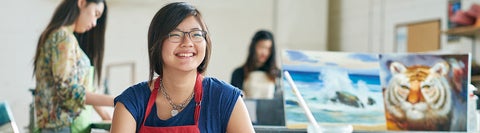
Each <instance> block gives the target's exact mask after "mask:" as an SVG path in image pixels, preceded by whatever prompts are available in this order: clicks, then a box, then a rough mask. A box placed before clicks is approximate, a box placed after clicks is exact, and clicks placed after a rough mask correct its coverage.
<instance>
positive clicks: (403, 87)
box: [401, 85, 410, 90]
mask: <svg viewBox="0 0 480 133" xmlns="http://www.w3.org/2000/svg"><path fill="white" fill-rule="evenodd" d="M401 87H402V89H406V90H409V89H410V88H408V86H406V85H402V86H401Z"/></svg>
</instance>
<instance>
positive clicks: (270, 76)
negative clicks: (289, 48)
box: [231, 30, 279, 99]
mask: <svg viewBox="0 0 480 133" xmlns="http://www.w3.org/2000/svg"><path fill="white" fill-rule="evenodd" d="M278 77H279V70H278V67H277V61H276V55H275V41H274V38H273V34H272V33H271V32H270V31H266V30H260V31H257V32H256V33H255V35H254V36H253V38H252V41H251V42H250V46H249V49H248V57H247V61H246V62H245V64H243V65H242V66H241V67H239V68H237V69H235V71H234V72H233V74H232V79H231V84H232V85H233V86H235V87H238V88H239V89H241V90H242V91H243V92H244V97H245V98H246V99H273V98H274V93H275V88H276V80H277V78H278Z"/></svg>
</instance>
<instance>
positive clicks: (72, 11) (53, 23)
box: [33, 0, 108, 84]
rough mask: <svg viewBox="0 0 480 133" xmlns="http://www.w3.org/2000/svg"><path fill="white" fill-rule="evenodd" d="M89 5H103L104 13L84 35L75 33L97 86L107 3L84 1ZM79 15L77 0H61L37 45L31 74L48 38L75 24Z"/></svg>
mask: <svg viewBox="0 0 480 133" xmlns="http://www.w3.org/2000/svg"><path fill="white" fill-rule="evenodd" d="M86 2H87V5H88V4H89V3H97V4H98V3H103V4H104V6H105V7H104V11H103V14H102V16H100V18H98V19H97V25H96V26H95V27H93V28H92V29H91V30H89V31H87V32H85V33H81V34H78V33H75V37H76V38H77V40H78V44H79V45H80V47H81V48H82V50H83V51H84V52H85V53H86V54H87V56H88V58H89V59H90V63H91V64H92V65H93V66H94V67H95V75H96V76H97V84H99V83H100V78H101V76H102V63H103V51H104V46H105V28H106V23H107V12H108V10H107V3H106V2H105V0H86ZM79 15H80V9H79V8H78V0H63V1H62V3H60V5H59V6H58V7H57V9H56V10H55V12H54V13H53V17H52V19H51V20H50V23H48V26H47V28H46V29H45V30H44V31H43V32H42V34H41V35H40V38H39V39H38V43H37V50H36V53H35V57H34V61H33V73H34V74H35V71H36V70H37V67H36V64H37V61H39V60H38V56H39V55H40V49H41V48H42V47H43V45H45V41H46V39H47V38H48V36H49V35H50V34H51V33H52V32H53V31H55V30H57V29H59V28H61V27H62V26H69V25H72V24H74V23H75V21H76V20H77V19H78V16H79Z"/></svg>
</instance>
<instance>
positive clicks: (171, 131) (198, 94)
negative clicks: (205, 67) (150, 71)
mask: <svg viewBox="0 0 480 133" xmlns="http://www.w3.org/2000/svg"><path fill="white" fill-rule="evenodd" d="M202 80H203V77H202V75H200V74H197V79H196V81H195V88H194V91H195V92H194V93H195V115H194V120H195V125H185V126H171V127H152V126H145V120H146V119H147V116H148V115H149V114H150V111H151V110H152V106H153V103H155V99H156V98H157V93H158V88H159V86H160V78H157V80H155V86H154V89H153V90H152V93H151V94H150V98H149V100H148V105H147V110H146V111H145V117H144V118H143V122H142V126H141V127H140V133H200V130H199V129H198V119H199V117H200V106H201V105H200V103H201V101H202Z"/></svg>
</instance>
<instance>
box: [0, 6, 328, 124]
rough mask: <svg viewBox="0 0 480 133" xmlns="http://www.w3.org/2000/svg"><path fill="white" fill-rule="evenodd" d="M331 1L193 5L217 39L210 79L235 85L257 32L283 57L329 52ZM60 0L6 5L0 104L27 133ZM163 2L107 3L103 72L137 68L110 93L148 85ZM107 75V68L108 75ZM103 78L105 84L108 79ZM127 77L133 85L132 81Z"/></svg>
mask: <svg viewBox="0 0 480 133" xmlns="http://www.w3.org/2000/svg"><path fill="white" fill-rule="evenodd" d="M327 1H328V0H319V1H316V0H299V1H295V2H293V1H289V0H261V1H257V0H242V1H222V0H207V1H191V2H192V3H194V5H196V6H197V7H198V8H199V9H200V11H201V12H202V13H203V15H204V18H205V19H206V23H207V25H208V26H209V30H210V34H211V36H212V39H213V50H212V59H211V60H210V61H211V62H210V64H209V68H208V70H207V74H208V75H209V76H214V77H218V78H219V79H221V80H225V81H227V82H230V75H231V72H232V71H233V70H234V68H236V67H238V66H240V65H241V64H243V63H244V61H245V60H246V56H247V48H248V45H249V43H250V42H249V41H250V40H251V37H252V36H253V34H254V32H255V31H257V30H259V29H267V30H271V31H273V32H274V34H275V38H276V41H277V47H278V49H283V48H291V49H312V50H325V49H326V35H327V31H326V29H327V28H326V27H327V14H328V13H327V12H328V2H327ZM59 2H60V0H20V1H17V0H13V1H4V2H2V4H0V15H1V16H2V18H3V19H2V21H0V39H1V40H3V41H4V42H3V43H2V44H1V45H2V46H3V48H2V49H0V55H1V56H0V59H1V60H0V61H1V62H2V64H3V65H2V67H1V69H0V72H1V76H0V86H2V87H1V88H0V100H7V101H8V102H9V104H10V105H11V106H12V111H13V114H14V117H15V119H16V121H17V124H18V125H19V127H20V128H21V132H26V130H25V129H23V128H24V127H25V126H27V124H28V117H29V114H28V109H29V108H28V104H29V103H30V102H31V101H32V97H31V94H30V93H29V92H28V91H27V90H28V88H33V87H34V86H35V83H34V79H33V78H32V61H33V60H32V58H33V54H34V52H35V48H36V43H37V39H38V37H39V35H40V32H41V31H42V30H43V29H44V28H45V26H46V24H47V23H48V21H49V20H50V18H51V15H52V13H53V10H54V8H55V7H56V6H57V4H58V3H59ZM165 3H166V1H158V0H141V1H137V0H108V6H109V16H108V17H109V18H108V25H107V33H106V34H107V35H106V37H107V38H106V46H105V48H106V50H105V57H104V66H108V65H110V64H115V63H124V62H134V63H135V65H136V68H135V71H136V74H135V75H131V74H130V73H129V69H128V68H126V67H117V68H115V70H112V71H111V72H112V74H111V75H110V76H109V77H110V78H112V77H113V78H112V79H110V82H109V87H110V88H114V89H117V90H120V91H121V90H123V89H125V88H126V87H128V86H130V85H131V83H130V82H129V78H130V77H131V76H135V77H136V79H135V81H134V82H135V83H137V82H141V81H145V80H146V79H147V78H148V56H147V32H148V26H149V24H150V21H151V19H152V17H153V15H154V14H155V13H156V12H157V11H158V9H160V8H161V7H162V6H163V5H165ZM104 70H105V68H104ZM105 76H106V75H105V71H104V77H105ZM127 76H128V77H127Z"/></svg>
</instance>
